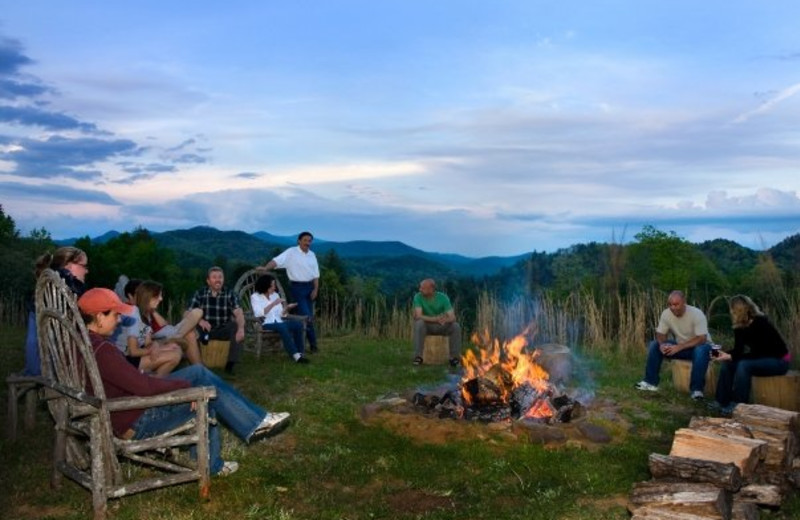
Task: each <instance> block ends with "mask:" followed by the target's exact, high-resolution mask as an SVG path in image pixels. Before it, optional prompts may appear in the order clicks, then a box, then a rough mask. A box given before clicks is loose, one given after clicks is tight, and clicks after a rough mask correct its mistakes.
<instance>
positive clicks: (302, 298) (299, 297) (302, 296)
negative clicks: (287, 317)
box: [289, 282, 317, 351]
mask: <svg viewBox="0 0 800 520" xmlns="http://www.w3.org/2000/svg"><path fill="white" fill-rule="evenodd" d="M289 288H290V289H291V293H292V299H293V300H294V301H295V303H297V314H301V315H303V316H308V322H307V323H306V337H307V338H308V346H309V348H310V349H311V350H312V351H314V350H317V333H316V332H315V331H314V300H312V299H311V293H312V292H313V291H314V282H290V283H289Z"/></svg>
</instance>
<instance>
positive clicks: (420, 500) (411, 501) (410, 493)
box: [385, 489, 455, 515]
mask: <svg viewBox="0 0 800 520" xmlns="http://www.w3.org/2000/svg"><path fill="white" fill-rule="evenodd" d="M385 502H386V505H387V506H389V508H391V509H392V510H393V511H396V512H397V513H407V514H415V515H419V514H424V513H428V512H430V511H435V510H440V509H455V502H453V499H452V498H450V497H449V496H438V495H434V494H431V493H426V492H425V491H419V490H415V489H406V490H403V491H398V492H397V493H394V494H392V495H389V496H388V497H386V499H385Z"/></svg>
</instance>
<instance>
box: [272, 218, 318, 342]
mask: <svg viewBox="0 0 800 520" xmlns="http://www.w3.org/2000/svg"><path fill="white" fill-rule="evenodd" d="M313 241H314V235H312V234H311V233H310V232H308V231H303V232H302V233H300V234H299V235H298V236H297V246H295V247H290V248H289V249H287V250H286V251H284V252H283V253H281V254H279V255H278V256H276V257H275V258H273V259H272V260H270V261H269V262H267V265H266V266H265V267H266V269H268V270H270V269H276V268H277V269H286V275H287V276H288V277H289V291H290V293H291V295H292V299H293V300H294V301H295V303H297V308H296V311H297V313H298V314H302V315H304V316H308V323H307V325H306V337H307V338H308V348H309V350H310V351H311V352H316V351H317V334H316V332H315V331H314V300H316V299H317V293H318V291H319V264H318V263H317V256H316V255H315V254H314V252H313V251H311V242H313Z"/></svg>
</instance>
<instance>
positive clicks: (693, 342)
mask: <svg viewBox="0 0 800 520" xmlns="http://www.w3.org/2000/svg"><path fill="white" fill-rule="evenodd" d="M707 337H708V336H707V335H706V334H699V335H697V336H694V337H692V338H689V339H688V340H686V341H681V342H680V343H677V344H675V345H671V344H668V343H666V344H665V343H661V341H660V340H659V343H660V344H661V352H662V353H663V354H664V355H666V356H672V355H674V354H677V353H678V352H680V351H681V350H686V349H687V348H693V347H696V346H697V345H702V344H703V343H705V342H706V338H707Z"/></svg>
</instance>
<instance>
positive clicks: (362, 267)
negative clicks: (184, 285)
mask: <svg viewBox="0 0 800 520" xmlns="http://www.w3.org/2000/svg"><path fill="white" fill-rule="evenodd" d="M119 235H120V233H119V232H117V231H108V232H107V233H104V234H102V235H100V236H98V237H94V238H92V239H91V240H92V242H97V243H105V242H107V241H109V240H111V239H112V238H115V237H117V236H119ZM150 235H151V236H152V237H153V238H154V239H155V240H156V242H158V244H159V245H161V246H163V247H166V248H169V249H172V250H174V251H177V252H180V255H179V256H181V257H184V258H183V260H185V261H189V262H191V263H197V262H199V263H205V264H208V263H209V262H213V261H215V260H216V259H219V258H225V259H226V260H227V261H228V262H232V263H236V262H239V263H246V264H260V263H265V262H266V261H267V260H269V259H270V258H272V257H273V256H275V255H276V254H278V253H279V252H280V251H282V250H284V249H285V248H287V247H289V246H293V245H295V244H296V243H297V237H296V236H295V235H292V236H278V235H273V234H270V233H267V232H266V231H258V232H256V233H252V234H249V233H245V232H243V231H220V230H218V229H216V228H213V227H208V226H197V227H193V228H190V229H179V230H174V231H165V232H163V233H154V232H150ZM76 240H77V239H68V240H60V241H58V243H59V244H60V245H69V244H72V243H74V242H75V241H76ZM312 249H313V251H314V252H315V253H316V254H317V257H319V258H322V257H324V256H325V255H326V254H327V253H328V252H329V251H335V252H336V254H337V255H338V256H339V257H340V258H341V259H342V260H344V261H345V263H346V264H347V266H348V270H349V271H351V272H354V273H355V274H364V275H371V274H373V273H374V272H375V271H376V270H377V271H383V270H384V269H386V270H388V271H390V272H391V271H393V270H394V271H396V270H397V269H398V268H400V267H402V266H403V265H405V264H408V263H411V264H413V265H414V266H415V267H416V268H424V267H427V268H428V270H429V271H430V272H431V276H448V275H456V274H457V275H469V276H484V275H492V274H495V273H497V272H498V271H500V269H502V268H503V267H509V266H511V265H514V264H516V263H517V262H519V261H520V260H521V259H523V258H526V257H527V256H528V255H527V254H523V255H517V256H508V257H501V256H487V257H483V258H470V257H466V256H462V255H456V254H443V253H432V252H427V251H422V250H421V249H417V248H414V247H411V246H409V245H407V244H404V243H403V242H399V241H394V240H392V241H368V240H354V241H350V242H334V241H328V240H324V239H319V238H314V244H313V246H312ZM186 257H188V258H186ZM354 260H357V261H354ZM361 271H363V272H361Z"/></svg>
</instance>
